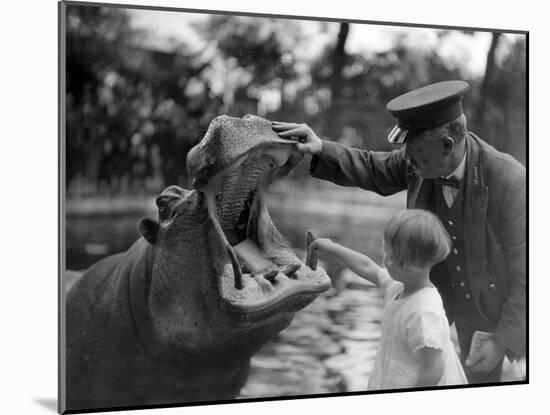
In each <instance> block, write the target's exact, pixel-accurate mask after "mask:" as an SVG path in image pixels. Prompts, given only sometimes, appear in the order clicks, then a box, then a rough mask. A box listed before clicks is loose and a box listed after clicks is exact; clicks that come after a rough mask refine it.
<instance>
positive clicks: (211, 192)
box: [188, 116, 330, 318]
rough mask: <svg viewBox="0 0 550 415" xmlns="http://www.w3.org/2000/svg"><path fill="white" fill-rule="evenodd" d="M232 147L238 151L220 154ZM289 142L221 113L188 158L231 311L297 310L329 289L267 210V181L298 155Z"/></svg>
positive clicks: (267, 128) (253, 122) (252, 121)
mask: <svg viewBox="0 0 550 415" xmlns="http://www.w3.org/2000/svg"><path fill="white" fill-rule="evenodd" d="M239 133H240V134H239ZM216 140H218V143H217V144H216ZM231 142H233V143H236V145H235V147H231V146H229V147H230V148H228V149H227V148H226V149H225V151H223V148H222V149H220V146H221V145H222V144H224V145H225V146H228V144H230V143H231ZM290 143H292V142H289V140H284V139H281V138H279V137H278V136H277V134H275V133H274V132H273V131H272V130H271V123H270V122H269V121H267V120H264V119H262V118H259V117H253V116H247V117H244V118H243V119H237V118H231V117H226V116H222V117H218V118H216V119H215V120H214V121H212V123H211V125H210V128H209V131H208V132H207V134H206V136H205V138H204V139H203V141H201V143H200V144H199V145H198V146H197V147H195V148H194V149H193V150H192V151H191V153H190V155H189V157H188V166H189V170H190V173H191V175H192V177H194V180H195V181H194V185H195V187H197V188H198V189H199V190H200V191H201V192H202V193H203V194H204V195H205V199H206V205H207V208H208V212H209V216H210V218H211V220H212V222H213V223H214V227H215V229H216V232H217V234H218V236H219V238H220V239H221V240H222V241H223V243H224V244H225V247H226V252H227V257H228V260H227V263H226V266H225V267H224V270H223V272H221V278H220V283H221V293H222V297H223V298H224V300H225V302H226V304H227V305H228V307H229V308H230V309H231V310H232V311H235V312H237V313H239V314H246V315H247V316H248V317H249V318H253V317H252V316H253V315H258V316H259V315H261V316H263V317H265V316H266V314H271V312H275V311H276V310H279V309H281V308H283V309H284V310H287V311H289V312H293V311H296V310H298V309H300V308H302V307H304V306H305V305H306V304H307V303H309V302H310V301H312V300H313V299H314V298H315V297H316V296H317V295H318V294H319V293H321V292H323V291H326V290H327V289H328V288H329V287H330V279H329V277H328V276H327V274H326V272H325V271H324V270H323V269H322V268H316V266H315V264H313V263H307V261H306V263H303V262H302V261H300V259H299V258H298V257H297V256H296V255H295V253H294V251H293V250H292V248H291V247H290V245H289V243H288V242H286V241H285V239H284V238H283V237H282V236H281V234H280V233H279V231H278V230H277V229H276V227H275V225H274V224H273V222H272V221H271V218H270V216H269V212H268V209H267V200H266V190H267V187H268V186H269V184H270V183H271V182H272V181H273V180H274V179H276V178H277V177H280V176H284V175H286V174H288V172H289V171H290V170H292V168H294V167H295V166H296V165H297V164H298V162H299V161H300V160H301V158H302V156H301V155H299V154H298V153H296V152H295V151H294V150H293V146H292V145H289V144H290ZM222 152H223V155H224V157H222V156H221V153H222ZM228 153H232V156H228ZM213 165H216V168H212V167H211V166H213ZM205 170H206V172H205Z"/></svg>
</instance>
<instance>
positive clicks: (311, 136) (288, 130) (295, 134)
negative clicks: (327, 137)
mask: <svg viewBox="0 0 550 415" xmlns="http://www.w3.org/2000/svg"><path fill="white" fill-rule="evenodd" d="M271 128H273V130H274V131H275V132H276V133H277V134H279V137H282V138H290V139H294V140H297V141H298V143H296V144H295V147H296V149H297V150H298V151H300V152H302V153H309V154H318V153H320V152H321V149H322V148H323V142H322V141H321V139H320V138H319V137H317V135H316V134H315V133H314V132H313V130H312V129H311V128H309V126H308V125H307V124H296V123H290V122H279V121H273V122H272V123H271Z"/></svg>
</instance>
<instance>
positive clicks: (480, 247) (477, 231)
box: [464, 134, 488, 304]
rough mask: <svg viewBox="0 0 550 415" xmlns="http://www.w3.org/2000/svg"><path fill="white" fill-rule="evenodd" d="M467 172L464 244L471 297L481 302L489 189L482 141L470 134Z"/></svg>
mask: <svg viewBox="0 0 550 415" xmlns="http://www.w3.org/2000/svg"><path fill="white" fill-rule="evenodd" d="M466 149H467V150H466V151H467V153H466V173H465V176H464V245H465V248H464V249H465V253H466V263H467V272H468V276H469V281H470V287H471V290H472V297H473V300H474V301H475V303H476V304H479V294H480V291H481V286H482V277H483V268H484V264H485V222H486V218H487V203H488V189H487V187H486V186H485V183H484V180H483V170H482V167H483V165H482V158H481V150H480V147H479V144H478V143H477V142H476V140H475V138H474V137H473V136H472V135H471V134H468V136H467V138H466Z"/></svg>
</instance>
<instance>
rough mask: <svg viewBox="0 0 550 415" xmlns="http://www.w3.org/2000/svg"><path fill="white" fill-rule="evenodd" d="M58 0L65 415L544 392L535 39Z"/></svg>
mask: <svg viewBox="0 0 550 415" xmlns="http://www.w3.org/2000/svg"><path fill="white" fill-rule="evenodd" d="M421 23H422V22H419V24H418V25H404V24H399V23H398V22H396V23H388V22H361V21H338V20H336V19H332V18H331V17H330V16H326V17H323V18H321V17H294V16H270V15H253V14H246V13H240V14H236V13H225V12H220V11H196V10H184V9H182V10H178V9H162V8H158V9H156V8H145V7H134V6H124V7H123V6H115V5H106V4H99V3H94V4H83V3H78V2H74V3H73V2H61V3H60V52H61V53H60V88H61V89H60V97H61V104H60V120H61V123H60V131H61V137H60V151H61V157H60V159H61V165H60V173H61V174H60V179H61V183H60V184H61V201H60V203H61V217H60V226H61V252H60V256H61V262H60V263H61V270H60V271H61V272H60V274H61V275H60V379H59V380H60V383H59V405H60V411H61V412H65V411H68V412H82V411H89V410H102V409H105V410H106V409H137V408H147V407H164V406H178V405H189V404H197V403H198V404H200V403H217V402H228V401H234V400H240V401H243V400H244V401H247V400H248V401H252V400H258V399H261V400H264V399H270V398H280V397H285V398H289V399H290V398H296V397H301V398H305V397H309V396H320V395H324V396H333V395H344V394H354V393H370V392H371V391H395V390H399V391H415V390H419V389H425V388H429V389H437V388H440V387H445V388H447V387H465V386H468V385H469V386H475V385H481V384H484V385H499V384H501V383H508V384H509V383H526V382H527V381H528V376H527V370H528V365H527V356H526V351H525V350H526V337H527V322H526V301H527V269H526V251H527V245H526V227H525V224H526V220H527V217H526V215H527V209H526V207H527V202H526V191H527V184H526V167H527V162H528V153H527V124H526V123H527V97H526V86H527V73H526V62H527V58H526V56H527V51H528V42H527V40H528V39H527V32H518V31H506V30H500V31H495V30H490V29H474V28H458V27H443V26H441V27H429V26H422V25H421Z"/></svg>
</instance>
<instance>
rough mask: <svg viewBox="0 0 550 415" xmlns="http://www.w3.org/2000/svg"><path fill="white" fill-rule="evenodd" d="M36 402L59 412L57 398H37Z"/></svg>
mask: <svg viewBox="0 0 550 415" xmlns="http://www.w3.org/2000/svg"><path fill="white" fill-rule="evenodd" d="M34 402H36V403H37V404H38V405H40V406H43V407H44V408H46V409H49V410H50V411H52V412H57V399H55V398H35V399H34Z"/></svg>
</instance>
